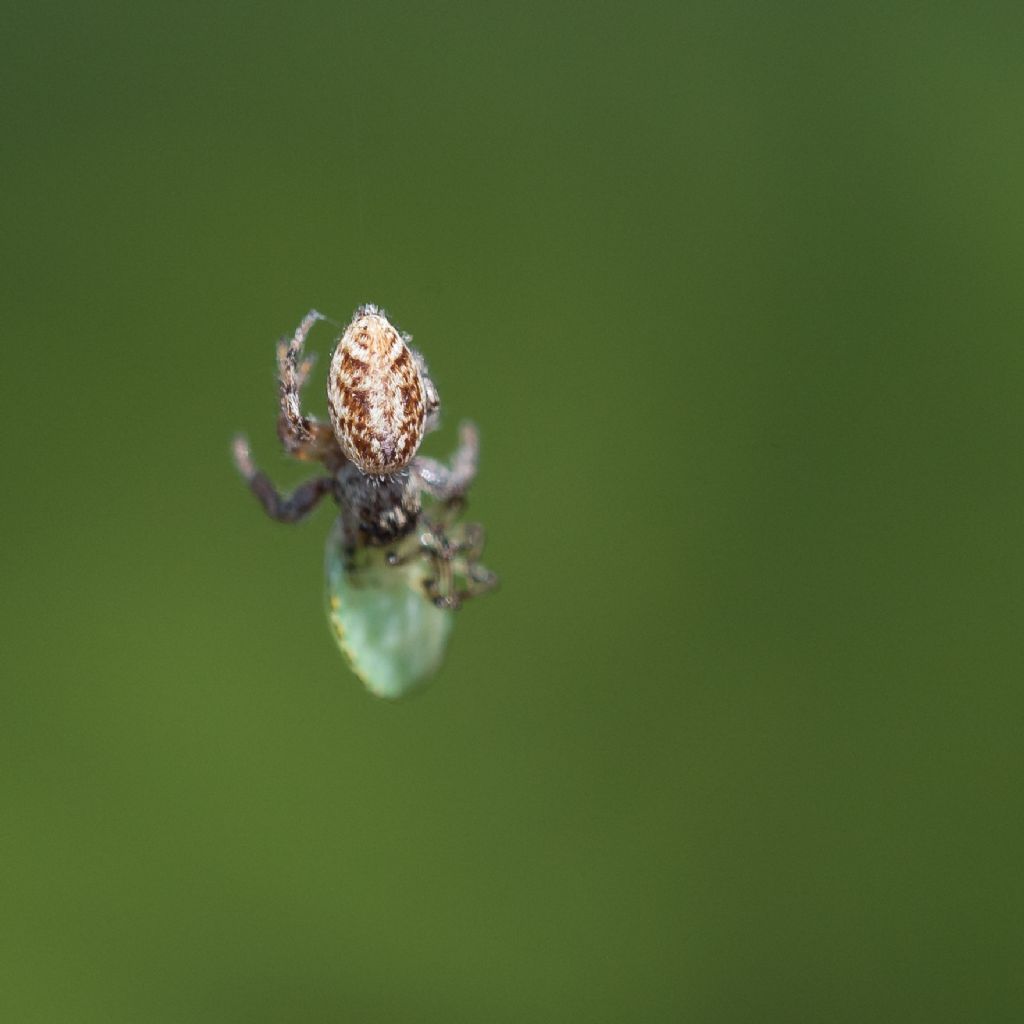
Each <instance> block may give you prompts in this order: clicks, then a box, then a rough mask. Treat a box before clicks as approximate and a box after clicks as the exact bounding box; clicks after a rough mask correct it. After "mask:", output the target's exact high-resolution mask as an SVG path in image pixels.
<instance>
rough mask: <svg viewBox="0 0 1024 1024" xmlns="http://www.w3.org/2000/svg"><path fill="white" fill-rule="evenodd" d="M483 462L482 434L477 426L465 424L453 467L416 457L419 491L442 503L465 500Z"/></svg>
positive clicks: (453, 460) (461, 431) (453, 459)
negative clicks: (480, 462)
mask: <svg viewBox="0 0 1024 1024" xmlns="http://www.w3.org/2000/svg"><path fill="white" fill-rule="evenodd" d="M479 460H480V434H479V433H478V431H477V429H476V426H475V425H474V424H473V423H470V422H469V421H468V420H464V421H463V422H462V424H461V425H460V427H459V447H458V448H456V449H455V454H454V455H452V458H451V466H450V467H449V466H445V465H444V464H443V463H441V462H438V461H437V460H436V459H428V458H424V457H421V456H417V457H416V459H414V460H413V464H412V468H413V472H414V473H415V474H416V479H417V480H418V482H419V485H420V489H421V490H423V491H426V492H427V494H429V495H431V496H433V497H434V498H436V499H437V500H438V501H440V502H450V501H456V500H458V499H460V498H462V497H463V496H464V495H465V493H466V491H467V490H469V485H470V484H471V483H472V482H473V479H474V478H475V477H476V470H477V464H478V462H479Z"/></svg>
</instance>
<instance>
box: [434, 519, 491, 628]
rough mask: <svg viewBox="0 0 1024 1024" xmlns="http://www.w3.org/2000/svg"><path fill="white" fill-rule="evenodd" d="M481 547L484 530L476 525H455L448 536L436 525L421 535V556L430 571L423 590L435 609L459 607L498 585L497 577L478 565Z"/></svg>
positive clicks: (482, 545)
mask: <svg viewBox="0 0 1024 1024" xmlns="http://www.w3.org/2000/svg"><path fill="white" fill-rule="evenodd" d="M483 547H484V528H483V527H482V526H481V525H480V524H479V523H465V524H458V525H456V526H455V527H454V528H453V529H452V531H451V532H450V533H448V532H445V529H444V527H443V526H442V525H441V524H437V525H434V526H431V527H429V528H428V529H427V530H426V531H424V533H423V534H421V536H420V554H421V557H423V558H425V559H427V560H428V561H429V562H430V565H431V570H432V572H431V575H430V576H429V577H428V578H427V579H426V580H424V589H425V591H426V594H427V597H429V598H430V600H431V601H433V603H434V604H435V605H437V607H438V608H447V609H452V610H454V609H456V608H460V607H461V606H462V604H463V602H465V601H466V600H468V599H469V598H471V597H477V596H479V595H480V594H486V593H487V592H488V591H490V590H493V589H494V588H495V587H496V586H497V585H498V577H497V576H496V575H495V574H494V573H493V572H491V571H490V569H486V568H484V566H482V565H481V564H480V562H479V559H480V556H481V554H482V553H483Z"/></svg>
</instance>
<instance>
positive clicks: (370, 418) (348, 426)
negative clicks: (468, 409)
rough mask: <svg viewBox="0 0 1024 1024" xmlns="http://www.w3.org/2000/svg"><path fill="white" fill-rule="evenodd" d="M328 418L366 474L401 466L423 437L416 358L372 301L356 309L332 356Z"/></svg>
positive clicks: (422, 392) (423, 412)
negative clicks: (329, 416) (371, 304)
mask: <svg viewBox="0 0 1024 1024" xmlns="http://www.w3.org/2000/svg"><path fill="white" fill-rule="evenodd" d="M327 402H328V407H329V410H330V415H331V423H332V425H333V426H334V433H335V434H336V435H337V438H338V443H339V444H340V445H341V449H342V451H343V452H344V453H345V456H346V457H347V458H348V459H349V460H351V461H352V462H353V463H355V465H356V466H358V467H359V469H360V470H361V471H362V472H363V473H366V474H367V475H371V474H372V475H378V476H383V475H385V474H388V473H394V472H397V471H398V470H400V469H403V468H404V467H405V466H407V465H408V464H409V463H410V462H411V461H412V458H413V456H414V455H415V454H416V451H417V449H418V448H419V446H420V442H421V441H422V440H423V429H424V420H425V417H426V400H425V389H424V386H423V381H422V380H421V378H420V372H419V370H418V369H417V367H416V361H415V360H414V359H413V357H412V353H411V352H410V351H409V346H408V345H407V344H406V343H405V341H404V339H403V338H402V336H401V335H400V334H399V333H398V331H397V330H395V328H394V327H393V326H392V325H391V324H390V323H389V322H388V319H387V317H385V316H384V315H383V314H382V313H380V312H378V311H377V309H376V307H375V306H364V307H362V308H360V309H359V310H357V311H356V316H355V319H353V321H352V323H350V324H349V325H348V327H347V328H346V329H345V333H344V334H343V335H342V336H341V340H340V341H339V342H338V346H337V348H335V350H334V356H333V357H332V359H331V371H330V377H329V378H328V381H327Z"/></svg>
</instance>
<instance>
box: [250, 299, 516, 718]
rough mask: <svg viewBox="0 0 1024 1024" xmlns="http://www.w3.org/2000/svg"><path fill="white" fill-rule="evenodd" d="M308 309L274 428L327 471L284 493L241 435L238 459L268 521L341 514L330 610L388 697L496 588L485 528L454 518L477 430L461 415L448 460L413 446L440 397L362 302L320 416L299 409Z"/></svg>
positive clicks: (285, 366) (366, 673)
mask: <svg viewBox="0 0 1024 1024" xmlns="http://www.w3.org/2000/svg"><path fill="white" fill-rule="evenodd" d="M322 319H325V318H324V317H323V316H322V315H321V314H320V313H318V312H316V310H311V311H310V312H309V313H308V314H307V315H306V316H305V317H304V318H303V320H302V322H301V323H300V324H299V326H298V328H297V329H296V331H295V334H294V335H293V336H292V337H291V338H284V339H282V340H281V342H279V344H278V347H277V370H278V385H279V398H280V411H279V413H278V418H277V433H278V437H279V438H280V440H281V443H282V445H283V446H284V449H285V451H286V452H287V453H288V454H289V455H290V456H292V457H293V458H295V459H299V460H302V461H306V462H313V463H319V464H320V465H321V466H322V467H323V472H322V473H320V474H319V475H317V476H314V477H312V478H311V479H309V480H307V481H306V482H305V483H303V484H301V485H300V486H299V487H297V488H296V489H295V490H294V491H293V492H292V493H291V494H290V495H284V494H281V493H280V492H279V491H278V490H277V488H276V487H275V486H274V484H273V483H272V482H271V481H270V479H269V478H268V477H267V476H266V474H264V473H263V472H262V471H261V470H259V469H258V468H257V467H256V465H255V463H254V462H253V459H252V455H251V452H250V449H249V442H248V441H247V440H246V438H245V437H244V436H241V435H239V436H238V437H236V438H235V441H234V458H235V464H236V465H237V467H238V469H239V471H240V472H241V474H242V476H243V477H244V478H245V480H246V481H247V482H248V484H249V488H250V490H251V491H252V492H253V494H254V495H255V496H256V498H257V499H258V500H259V502H260V504H261V505H262V506H263V508H264V510H265V511H266V513H267V515H269V516H270V517H271V518H272V519H276V520H279V521H280V522H285V523H296V522H299V521H300V520H302V519H303V518H304V517H305V516H307V515H308V514H309V513H310V512H311V511H312V510H313V509H314V508H315V507H316V505H317V504H318V503H319V502H320V501H321V500H322V499H323V498H325V497H327V496H328V495H329V496H330V497H332V498H333V499H334V501H335V502H337V504H338V509H339V511H338V518H337V520H336V521H335V524H334V527H333V529H332V530H331V533H330V535H329V537H328V539H327V551H326V566H325V568H326V574H327V614H328V618H329V621H330V624H331V627H332V629H333V631H334V634H335V637H336V639H337V641H338V644H339V646H340V647H341V649H342V651H343V652H344V653H345V655H346V656H347V657H348V659H349V662H350V664H351V665H352V668H353V669H354V671H355V672H356V674H357V675H358V676H359V677H360V678H361V679H362V680H363V682H364V683H365V685H366V687H367V688H368V689H369V690H370V691H371V692H373V693H375V694H377V695H378V696H382V697H391V698H397V697H401V696H404V695H405V694H407V693H409V692H411V691H412V690H414V689H416V688H418V687H419V686H421V685H423V683H425V682H426V681H427V680H428V679H429V678H430V676H431V675H432V674H433V673H434V672H435V671H436V670H437V668H438V666H439V665H440V663H441V660H442V658H443V656H444V651H445V647H446V645H447V642H448V636H449V634H450V632H451V626H452V619H451V615H452V612H453V611H454V610H455V609H457V608H459V607H460V606H461V605H462V603H463V602H464V601H466V600H467V599H469V598H471V597H475V596H477V595H479V594H484V593H486V592H487V591H489V590H492V589H493V588H494V587H495V586H496V585H497V577H496V576H495V575H494V573H492V572H490V571H489V570H488V569H485V568H484V567H483V566H482V565H481V564H480V557H481V555H482V553H483V546H484V531H483V528H482V527H481V526H480V525H479V524H477V523H464V522H462V521H461V520H460V518H459V517H460V514H461V512H462V510H463V508H464V506H465V502H466V494H467V491H468V490H469V486H470V484H472V482H473V479H474V478H475V476H476V472H477V463H478V460H479V449H480V443H479V434H478V432H477V429H476V427H475V426H474V425H473V424H472V423H469V422H464V423H462V425H461V426H460V428H459V444H458V448H457V449H456V451H455V453H454V454H453V455H452V457H451V459H450V461H449V462H448V464H444V463H442V462H439V461H437V460H435V459H431V458H427V457H424V456H421V455H419V454H418V452H419V448H420V444H421V443H422V441H423V438H424V436H425V435H426V434H427V433H429V432H430V431H431V430H434V429H435V428H436V427H437V425H438V421H439V416H440V400H439V398H438V394H437V389H436V388H435V387H434V383H433V381H432V380H431V378H430V374H429V372H428V370H427V364H426V361H425V360H424V359H423V356H422V355H420V353H419V352H417V351H416V349H414V348H413V347H412V345H411V341H412V339H411V337H410V336H409V335H408V334H403V333H402V332H401V331H399V330H398V329H397V328H396V327H395V326H394V325H393V324H392V323H391V322H390V320H389V319H388V317H387V315H386V314H385V313H384V311H383V310H381V309H380V308H378V307H377V306H373V305H363V306H360V307H359V308H358V309H357V310H356V311H355V314H354V316H353V318H352V321H351V322H350V323H349V324H348V326H347V327H346V328H345V330H344V332H343V333H342V335H341V337H340V338H339V339H338V341H337V344H336V346H335V349H334V353H333V356H332V358H331V366H330V372H329V374H328V384H327V404H328V412H329V419H330V422H329V423H322V422H320V421H318V420H317V419H315V418H314V417H313V416H310V415H308V414H307V413H305V412H304V411H303V408H302V401H301V399H302V389H303V387H304V386H305V384H306V382H307V380H308V379H309V374H310V371H311V369H312V366H313V356H312V355H310V354H308V353H307V352H306V349H305V345H306V339H307V337H308V336H309V333H310V331H311V330H312V329H313V326H314V325H315V324H316V323H317V321H319V320H322Z"/></svg>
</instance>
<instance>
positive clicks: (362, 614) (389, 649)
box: [326, 526, 452, 700]
mask: <svg viewBox="0 0 1024 1024" xmlns="http://www.w3.org/2000/svg"><path fill="white" fill-rule="evenodd" d="M390 550H392V549H390V548H369V547H366V548H360V549H359V550H357V551H356V552H355V554H354V556H353V557H352V559H351V560H349V564H348V565H346V561H347V560H346V555H345V551H344V548H343V546H342V544H341V531H340V529H339V528H338V527H337V526H336V527H335V528H334V529H333V530H332V531H331V534H330V536H329V537H328V538H327V552H326V572H327V616H328V619H329V620H330V623H331V628H332V630H333V632H334V635H335V638H336V639H337V641H338V646H339V647H340V648H341V649H342V651H344V653H345V656H346V657H347V658H348V660H349V662H350V663H351V665H352V669H353V671H354V672H355V673H356V675H358V676H359V678H360V679H361V680H362V681H363V683H364V684H365V685H366V688H367V689H368V690H369V691H370V692H371V693H374V694H376V695H377V696H378V697H386V698H389V699H391V700H396V699H397V698H399V697H404V696H405V695H406V694H408V693H411V692H412V691H414V690H416V689H419V688H420V687H421V686H423V685H424V684H425V683H426V682H428V681H429V679H430V677H431V676H432V675H433V674H434V672H436V671H437V669H438V667H439V666H440V664H441V661H442V659H443V658H444V650H445V646H446V645H447V643H448V634H449V633H450V631H451V628H452V613H451V612H450V611H446V610H444V609H441V608H438V607H437V606H436V605H435V604H434V603H433V602H432V601H431V600H430V599H429V598H428V597H427V596H426V594H425V593H424V590H423V581H424V579H426V578H427V576H428V573H429V571H430V566H429V562H428V561H427V560H426V559H423V558H413V559H411V560H410V561H409V562H408V563H406V564H405V565H400V566H392V565H388V564H387V561H386V559H387V556H388V552H389V551H390Z"/></svg>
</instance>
